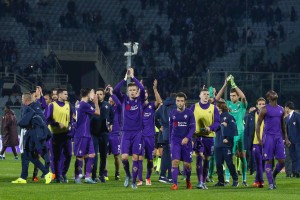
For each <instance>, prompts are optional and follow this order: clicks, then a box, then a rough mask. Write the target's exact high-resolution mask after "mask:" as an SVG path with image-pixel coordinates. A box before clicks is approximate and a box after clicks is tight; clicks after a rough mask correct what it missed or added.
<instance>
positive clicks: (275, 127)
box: [264, 104, 284, 136]
mask: <svg viewBox="0 0 300 200" xmlns="http://www.w3.org/2000/svg"><path fill="white" fill-rule="evenodd" d="M266 109H267V113H266V116H265V118H264V123H265V124H264V134H267V135H278V136H281V135H282V128H281V119H282V117H283V115H284V109H283V108H282V107H281V106H279V105H277V106H275V107H274V106H271V105H270V104H267V105H266Z"/></svg>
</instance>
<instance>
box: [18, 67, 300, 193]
mask: <svg viewBox="0 0 300 200" xmlns="http://www.w3.org/2000/svg"><path fill="white" fill-rule="evenodd" d="M127 82H128V84H127ZM126 85H127V94H122V92H121V88H122V86H126ZM227 86H231V89H230V101H228V100H226V101H225V100H224V99H222V98H221V97H222V95H223V93H224V92H225V91H226V87H227ZM153 91H154V95H155V101H154V102H149V100H148V89H147V88H145V87H144V86H143V84H142V82H140V81H139V80H137V79H136V78H135V77H134V70H133V68H129V69H128V71H127V72H126V74H125V77H124V80H122V81H121V82H120V83H118V84H117V85H116V86H115V87H114V88H113V87H112V86H110V85H108V86H107V87H106V88H105V89H103V88H99V89H96V90H93V89H88V88H83V89H81V91H80V95H81V100H80V101H78V102H76V104H75V108H74V109H73V107H72V106H71V105H70V103H69V102H68V101H67V100H68V92H67V90H66V89H55V90H52V92H51V94H47V95H46V94H45V95H43V93H42V89H41V87H37V88H36V91H34V92H32V93H23V95H22V103H23V107H22V115H21V119H20V121H19V122H18V125H19V126H20V127H21V140H20V143H21V144H20V150H21V159H22V172H21V176H20V178H18V179H17V180H15V181H12V183H27V181H26V180H27V177H28V166H29V162H32V163H33V164H34V166H35V169H34V175H33V177H34V180H35V181H37V180H38V178H37V172H38V170H37V169H40V170H41V171H42V177H44V178H45V183H46V184H48V183H50V182H51V181H55V182H58V183H67V182H68V178H67V176H66V174H67V172H68V169H69V166H70V162H71V157H72V149H73V152H74V155H75V156H76V160H75V170H74V182H75V183H76V184H82V181H81V180H82V179H84V182H85V183H89V184H94V183H97V182H105V181H106V180H107V177H108V176H107V170H106V160H107V155H108V154H109V153H111V154H113V155H114V159H115V163H114V164H115V179H116V180H120V172H119V168H120V167H119V166H120V157H121V162H122V164H123V167H124V170H125V173H126V177H125V181H124V186H125V187H128V186H129V185H130V184H131V187H132V188H133V189H136V188H137V186H140V185H142V184H143V177H142V174H143V159H144V158H145V159H147V165H146V166H147V172H146V179H145V184H146V185H151V174H152V171H153V169H154V170H156V171H157V172H160V177H159V181H160V182H169V183H172V186H171V190H178V181H177V180H178V175H179V173H181V171H180V169H179V163H180V161H182V162H183V170H182V173H183V175H184V176H185V181H186V188H187V189H192V184H191V181H190V180H191V178H190V177H191V170H192V166H191V163H192V157H193V154H194V153H195V155H196V174H197V180H198V184H197V186H196V187H197V188H198V189H207V186H206V181H207V179H208V178H210V177H211V175H212V172H210V173H209V171H211V170H209V168H212V167H213V166H214V161H215V165H216V169H217V174H218V182H217V183H216V184H215V186H225V185H228V184H229V181H230V175H231V177H232V186H233V187H237V186H238V185H239V181H238V174H237V170H236V167H235V165H234V162H233V156H236V157H237V158H238V159H239V160H240V163H241V169H242V185H243V186H247V182H246V172H247V160H246V151H245V149H251V151H252V156H253V159H254V160H255V162H256V170H255V171H256V177H255V181H254V183H253V185H254V186H255V187H260V188H262V187H264V180H263V172H264V171H265V173H266V177H267V180H268V183H269V187H268V188H269V189H275V188H276V176H277V174H278V173H279V172H280V171H281V170H282V168H283V167H284V159H285V151H284V141H285V143H286V145H287V146H289V147H291V149H293V148H292V147H293V145H294V143H293V140H294V138H295V137H297V136H293V131H294V130H293V128H294V129H295V127H296V126H295V124H296V123H293V122H289V121H292V120H290V119H291V118H289V117H287V120H286V124H287V125H285V121H284V113H288V114H290V115H291V116H292V115H293V114H294V113H295V112H293V109H294V108H293V103H292V102H289V103H287V104H286V106H285V108H283V107H281V106H279V105H278V104H277V98H278V95H277V94H276V92H274V91H272V90H270V91H269V92H268V93H267V94H266V98H267V100H268V101H269V103H268V104H266V100H265V99H264V98H262V97H261V98H259V99H258V100H257V104H256V107H255V108H251V109H250V111H251V112H250V111H249V113H247V115H246V112H247V106H248V103H247V101H246V97H245V95H244V93H243V92H242V91H241V90H240V89H239V87H238V86H237V85H236V84H235V82H234V77H233V76H232V75H230V76H229V77H227V78H226V79H225V82H224V85H223V87H222V88H221V89H220V90H219V92H218V93H216V90H215V89H214V88H212V87H209V88H205V87H203V88H202V89H201V91H200V95H199V97H200V101H199V102H197V103H195V104H193V105H192V106H191V107H190V108H187V107H186V104H187V102H186V101H187V97H186V95H185V94H184V93H183V92H179V93H172V94H170V96H169V97H167V98H166V99H165V101H164V102H163V101H162V99H161V97H160V95H159V93H158V90H157V81H156V80H155V81H154V83H153ZM107 95H108V96H109V100H108V102H107V101H105V96H107ZM295 114H297V113H295ZM295 114H294V115H295ZM245 115H246V116H247V117H246V118H245ZM293 119H294V120H298V118H297V119H296V117H294V118H293ZM289 124H290V125H289ZM299 124H300V123H299ZM293 125H294V127H293ZM297 126H298V121H297ZM287 129H288V133H291V134H288V133H287V131H286V130H287ZM290 135H291V136H290ZM294 135H296V133H294ZM296 139H297V138H296ZM72 141H73V148H72ZM294 149H295V147H294ZM156 152H158V156H157V157H156ZM98 153H99V154H100V167H99V171H98V173H97V168H98V167H97V165H98ZM296 153H297V152H295V153H294V154H293V155H296ZM120 155H121V156H120ZM129 156H132V172H130V166H129V161H128V159H129ZM294 157H295V156H294ZM41 158H42V159H43V160H44V161H45V163H44V164H43V163H42V162H41V161H40V160H41ZM274 158H275V159H277V160H278V162H277V163H276V165H275V169H274V170H273V166H274ZM224 162H225V163H224ZM154 163H158V164H157V165H156V164H155V166H154ZM293 166H294V165H293ZM295 167H298V166H297V165H295ZM49 168H51V172H50V171H49ZM224 168H225V178H224V175H223V172H224ZM295 170H298V169H295ZM82 176H83V177H82Z"/></svg>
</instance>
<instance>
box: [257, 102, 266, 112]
mask: <svg viewBox="0 0 300 200" xmlns="http://www.w3.org/2000/svg"><path fill="white" fill-rule="evenodd" d="M265 105H266V102H265V101H258V102H257V104H256V107H257V109H258V110H260V109H261V108H262V107H264V106H265Z"/></svg>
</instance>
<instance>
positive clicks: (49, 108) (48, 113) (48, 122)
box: [46, 103, 55, 124]
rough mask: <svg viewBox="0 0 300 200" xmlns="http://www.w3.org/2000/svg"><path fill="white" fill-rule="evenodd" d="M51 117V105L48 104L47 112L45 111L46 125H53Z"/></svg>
mask: <svg viewBox="0 0 300 200" xmlns="http://www.w3.org/2000/svg"><path fill="white" fill-rule="evenodd" d="M52 116H53V104H52V103H50V104H49V106H48V111H47V115H46V121H47V124H54V123H55V121H54V119H53V117H52Z"/></svg>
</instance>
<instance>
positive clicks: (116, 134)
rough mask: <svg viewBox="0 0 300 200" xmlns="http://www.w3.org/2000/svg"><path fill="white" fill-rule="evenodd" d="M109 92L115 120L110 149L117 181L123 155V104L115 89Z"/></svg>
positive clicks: (110, 88) (109, 88) (109, 89)
mask: <svg viewBox="0 0 300 200" xmlns="http://www.w3.org/2000/svg"><path fill="white" fill-rule="evenodd" d="M107 88H108V92H109V93H110V95H111V96H110V97H109V100H108V102H109V104H110V105H111V106H112V110H113V116H114V120H113V123H112V124H111V125H112V128H110V130H111V132H110V134H109V148H110V152H111V153H112V154H113V155H114V160H115V180H120V158H119V155H120V153H121V113H122V104H121V102H120V101H119V99H118V98H117V97H116V96H115V95H114V94H113V93H112V92H113V88H112V87H111V86H108V87H107Z"/></svg>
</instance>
